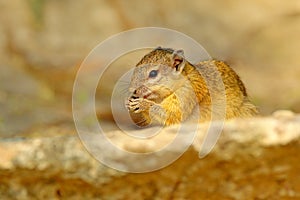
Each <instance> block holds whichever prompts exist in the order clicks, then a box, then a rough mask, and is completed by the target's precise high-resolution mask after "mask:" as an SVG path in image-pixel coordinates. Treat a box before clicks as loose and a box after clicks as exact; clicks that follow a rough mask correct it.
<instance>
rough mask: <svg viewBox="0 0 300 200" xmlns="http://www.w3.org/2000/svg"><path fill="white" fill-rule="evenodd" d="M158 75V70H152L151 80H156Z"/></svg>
mask: <svg viewBox="0 0 300 200" xmlns="http://www.w3.org/2000/svg"><path fill="white" fill-rule="evenodd" d="M157 74H158V70H152V71H151V72H150V73H149V77H150V78H154V77H156V76H157Z"/></svg>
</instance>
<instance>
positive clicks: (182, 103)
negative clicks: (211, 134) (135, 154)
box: [126, 47, 257, 127]
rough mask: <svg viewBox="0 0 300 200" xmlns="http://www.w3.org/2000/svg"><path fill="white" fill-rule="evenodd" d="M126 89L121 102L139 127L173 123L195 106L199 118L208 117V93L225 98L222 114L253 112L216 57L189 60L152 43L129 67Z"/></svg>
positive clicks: (232, 115) (241, 88)
mask: <svg viewBox="0 0 300 200" xmlns="http://www.w3.org/2000/svg"><path fill="white" fill-rule="evenodd" d="M218 77H220V80H221V85H222V87H220V83H219V82H220V81H219V80H218ZM222 90H223V91H224V92H223V94H222ZM129 92H130V96H129V98H128V99H127V100H126V107H127V109H128V111H129V114H130V116H131V119H132V120H133V122H134V123H135V124H136V125H138V126H141V127H143V126H147V125H150V124H160V125H167V126H168V125H172V124H178V123H181V122H183V121H185V120H187V119H188V118H189V117H190V116H191V115H192V113H193V112H194V110H195V109H199V113H200V114H199V117H198V118H199V122H204V121H208V120H211V116H212V112H213V109H212V106H214V105H213V104H212V103H213V101H212V94H214V96H213V98H216V99H221V98H224V99H225V102H226V103H225V105H224V106H223V107H224V110H225V111H224V112H225V113H224V117H225V119H230V118H235V117H250V116H254V115H256V114H257V109H256V107H255V106H254V105H253V104H252V103H251V102H250V101H249V99H248V96H247V92H246V88H245V86H244V84H243V82H242V81H241V80H240V78H239V76H238V75H237V74H236V73H235V71H233V69H232V68H230V67H229V66H228V65H227V64H226V63H225V62H223V61H217V60H208V61H202V62H200V63H197V64H191V63H190V62H189V61H187V60H186V59H185V58H184V52H183V50H174V49H170V48H161V47H158V48H156V49H154V50H152V51H151V52H150V53H148V54H146V55H145V56H144V57H143V58H142V59H141V60H140V61H139V63H138V64H137V65H136V67H135V69H134V72H133V75H132V77H131V82H130V87H129ZM218 95H219V96H218ZM221 95H223V97H222V96H221ZM217 102H218V101H217ZM218 106H219V107H222V105H216V107H218ZM213 114H216V115H218V113H213Z"/></svg>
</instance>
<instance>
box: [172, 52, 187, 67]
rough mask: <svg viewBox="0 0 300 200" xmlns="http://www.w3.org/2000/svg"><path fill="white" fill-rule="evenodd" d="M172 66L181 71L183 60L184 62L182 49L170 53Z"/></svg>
mask: <svg viewBox="0 0 300 200" xmlns="http://www.w3.org/2000/svg"><path fill="white" fill-rule="evenodd" d="M172 62H173V63H172V64H173V68H174V69H175V70H176V71H177V72H182V70H183V68H184V65H185V62H184V52H183V50H175V51H174V52H173V55H172Z"/></svg>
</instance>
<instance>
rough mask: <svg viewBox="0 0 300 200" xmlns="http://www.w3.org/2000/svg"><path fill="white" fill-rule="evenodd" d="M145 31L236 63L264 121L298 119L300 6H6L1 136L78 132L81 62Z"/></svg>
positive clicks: (42, 1) (1, 8)
mask: <svg viewBox="0 0 300 200" xmlns="http://www.w3.org/2000/svg"><path fill="white" fill-rule="evenodd" d="M145 26H157V27H165V28H170V29H175V30H177V31H180V32H182V33H185V34H187V35H189V36H190V37H192V38H194V39H195V40H196V41H198V42H199V43H200V44H201V45H202V46H203V47H204V48H205V49H206V50H207V51H208V52H209V54H210V55H211V56H212V57H213V58H216V59H221V60H225V61H227V62H228V63H229V64H231V66H232V68H234V69H235V70H236V71H237V72H238V74H239V75H240V76H241V78H242V80H243V81H244V82H245V84H246V86H247V88H248V93H249V94H250V97H251V99H252V100H253V102H254V103H255V104H256V105H257V106H258V107H259V110H260V112H261V114H262V115H268V114H271V113H272V112H274V111H275V110H278V109H289V110H292V111H294V112H299V111H300V90H299V85H300V78H299V77H300V58H299V50H300V38H299V37H300V1H299V0H289V1H281V0H254V1H239V0H226V1H225V0H221V1H220V0H210V1H196V0H195V1H182V0H152V1H138V0H129V1H122V0H110V1H104V0H86V1H74V0H73V1H71V0H11V1H7V0H0V137H12V136H16V135H17V136H19V135H28V134H30V135H32V134H33V135H35V134H36V135H39V134H40V133H41V132H42V133H43V134H46V135H47V136H49V135H51V134H59V133H60V132H62V131H63V132H64V134H65V133H66V132H68V130H69V131H70V133H72V132H74V131H73V129H74V128H73V122H72V110H71V104H72V103H71V101H72V100H71V95H72V85H73V81H74V78H75V74H76V71H77V69H78V68H79V66H80V64H81V62H82V61H83V59H84V58H85V57H86V56H87V54H88V53H89V52H90V51H91V50H92V49H93V48H94V47H95V46H96V45H97V44H99V43H100V42H101V41H103V40H105V39H106V38H108V37H109V36H111V35H113V34H116V33H119V32H121V31H125V30H129V29H132V28H137V27H145ZM139 59H140V58H136V61H135V60H133V61H130V62H132V63H135V62H138V60H139ZM132 63H130V64H132ZM125 64H126V63H125ZM112 84H114V83H112ZM107 85H108V86H109V85H111V84H110V83H107ZM102 90H103V91H105V85H104V88H102ZM107 90H109V88H107ZM108 93H109V92H108ZM100 101H101V99H100ZM100 105H101V102H100ZM102 106H103V108H106V107H107V106H108V105H107V104H106V103H105V102H104V103H103V105H102ZM107 113H108V114H107V116H102V117H103V118H105V119H110V116H109V112H107Z"/></svg>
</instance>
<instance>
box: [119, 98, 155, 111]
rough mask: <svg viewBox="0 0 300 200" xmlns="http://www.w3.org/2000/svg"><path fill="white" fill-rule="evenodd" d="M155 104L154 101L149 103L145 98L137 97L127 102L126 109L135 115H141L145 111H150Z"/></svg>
mask: <svg viewBox="0 0 300 200" xmlns="http://www.w3.org/2000/svg"><path fill="white" fill-rule="evenodd" d="M153 104H154V103H153V102H152V101H149V100H147V99H144V98H140V97H136V96H131V97H130V98H129V99H128V100H127V101H126V104H125V105H126V108H127V109H128V110H129V111H131V112H134V113H140V112H142V111H145V110H149V108H150V106H152V105H153Z"/></svg>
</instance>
